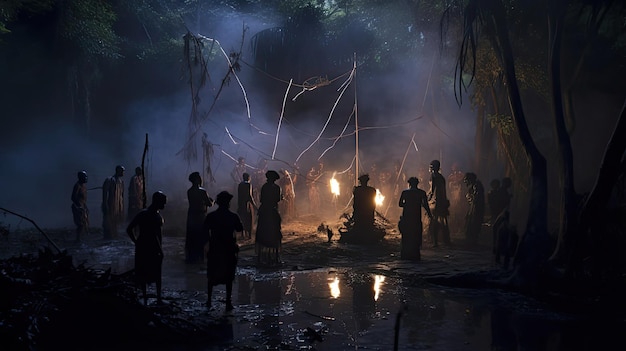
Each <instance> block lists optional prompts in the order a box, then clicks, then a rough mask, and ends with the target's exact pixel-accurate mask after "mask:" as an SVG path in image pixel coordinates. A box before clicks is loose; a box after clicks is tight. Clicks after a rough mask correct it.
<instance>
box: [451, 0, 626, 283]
mask: <svg viewBox="0 0 626 351" xmlns="http://www.w3.org/2000/svg"><path fill="white" fill-rule="evenodd" d="M504 3H505V2H504V1H496V0H484V1H467V2H466V6H465V7H464V32H463V41H462V44H461V47H460V54H459V60H458V66H457V67H458V71H457V72H459V80H458V92H459V93H462V92H463V89H462V88H463V87H464V86H465V81H464V79H463V76H462V73H464V72H470V75H471V77H478V79H485V77H484V76H483V77H480V76H477V75H476V72H477V70H476V66H475V65H476V64H477V63H479V62H480V61H479V60H478V59H479V57H477V53H478V51H477V48H481V42H480V41H479V35H481V38H485V39H486V40H487V41H488V42H489V43H490V46H491V48H492V49H493V51H494V53H495V54H496V57H497V58H498V63H499V66H500V67H501V71H502V75H503V77H504V82H505V84H506V87H507V88H506V92H507V97H508V102H509V105H510V110H511V114H512V117H513V121H514V122H515V127H516V130H517V132H518V133H519V137H520V140H521V142H522V145H523V148H524V150H525V152H526V154H527V156H528V160H529V165H530V170H529V171H530V174H531V179H530V182H531V192H530V206H529V207H530V210H529V216H528V220H527V226H526V231H525V233H524V236H523V238H522V242H521V245H520V247H519V249H518V258H517V261H518V263H519V264H518V266H517V270H516V272H515V273H514V274H513V275H512V277H511V278H512V280H513V281H516V282H519V283H521V284H522V285H527V284H529V283H531V284H532V283H533V282H537V279H538V278H539V273H540V272H541V267H544V266H545V265H546V263H547V258H548V257H547V255H546V253H547V252H548V250H550V249H551V248H550V246H549V243H548V240H547V238H548V235H547V226H546V219H547V218H546V213H547V194H548V189H547V186H546V184H547V169H546V159H545V156H544V155H542V154H541V152H539V150H538V148H537V147H536V145H535V142H534V141H533V138H532V135H531V134H530V132H529V129H528V127H527V123H526V117H525V115H524V111H523V106H522V100H521V98H520V89H519V87H518V85H519V84H518V83H519V81H520V80H519V78H518V76H517V72H518V71H519V67H520V65H521V64H520V61H521V62H523V60H519V59H518V60H514V55H513V50H512V46H511V40H510V38H511V36H513V35H515V38H516V41H519V40H524V39H523V37H524V36H522V37H521V38H520V33H518V32H515V31H512V30H511V29H509V28H507V22H508V21H513V20H509V18H511V17H509V16H508V14H507V12H506V10H505V9H506V8H509V10H510V11H514V10H513V8H515V6H510V7H506V8H505V6H504ZM600 3H601V2H591V3H586V2H581V3H576V6H574V5H573V2H570V1H559V0H555V1H550V2H548V7H547V10H548V11H547V12H546V13H547V16H546V19H547V25H546V26H545V28H546V29H545V30H546V31H547V32H548V34H549V35H548V37H547V38H548V43H547V44H548V55H547V57H548V59H547V63H546V67H547V69H548V73H549V82H550V90H549V94H547V96H548V97H549V99H550V100H549V101H550V102H551V106H552V121H553V129H554V131H555V135H556V136H557V148H558V152H557V160H558V162H559V165H560V167H559V171H558V174H559V179H560V185H561V187H560V189H559V191H560V192H561V194H562V196H561V199H560V201H559V203H560V217H559V218H560V220H559V222H560V226H561V227H560V230H559V238H561V239H565V240H563V242H565V243H566V244H567V245H565V249H566V250H565V253H564V255H565V257H567V258H568V261H567V263H568V266H567V267H566V268H567V270H570V269H571V268H574V267H576V268H577V269H580V267H581V264H582V259H583V257H584V254H583V253H582V252H581V251H583V250H582V248H583V247H584V246H585V245H584V243H585V242H586V238H587V232H588V231H589V229H595V230H596V231H597V229H598V227H597V226H593V225H591V220H590V218H594V216H596V215H598V214H599V212H598V211H600V210H599V208H600V209H601V208H605V207H606V204H607V201H608V194H610V192H611V189H612V188H613V185H614V184H615V181H616V179H617V177H618V176H619V174H620V170H621V168H620V167H619V166H620V162H621V157H622V156H623V154H624V151H626V149H624V146H623V144H622V143H620V142H619V141H616V140H615V138H616V137H615V136H616V135H619V134H617V133H618V131H619V130H620V128H623V125H622V123H623V122H622V116H623V112H622V114H621V116H620V119H619V120H618V122H617V126H616V133H614V134H613V137H612V139H611V141H610V142H609V147H608V148H607V153H606V154H605V158H604V160H603V167H602V169H601V175H600V176H599V178H601V179H602V183H597V185H596V187H594V189H593V191H592V193H591V195H590V197H589V200H587V202H586V203H585V206H584V208H583V210H582V215H580V213H579V212H577V211H578V208H579V207H578V206H577V205H578V203H579V199H580V197H579V196H578V195H577V194H576V191H575V189H574V167H573V151H572V145H571V140H570V135H569V130H571V129H572V125H573V123H572V122H571V121H573V118H572V115H571V114H572V113H573V110H568V109H567V108H566V107H565V106H564V101H565V100H566V99H564V97H563V87H562V82H563V78H562V74H563V73H562V70H563V58H562V50H563V38H564V37H563V35H564V31H565V30H567V31H568V34H569V33H576V32H575V31H574V29H581V28H589V27H587V26H581V25H580V23H578V22H577V21H576V19H578V18H580V14H581V13H582V14H589V17H588V18H589V21H588V22H587V23H588V24H590V27H591V28H592V31H595V30H598V29H599V28H601V26H600V24H599V23H598V21H601V20H602V18H603V17H604V14H606V12H607V11H608V9H607V6H610V5H611V3H612V2H610V1H609V2H604V3H602V4H600ZM516 4H517V3H516ZM517 5H522V4H521V3H520V4H517ZM528 5H532V4H528ZM588 6H591V9H590V10H589V11H588V12H586V11H587V10H586V9H588V8H589V7H588ZM573 8H574V9H578V11H577V13H576V14H575V15H572V14H571V13H570V11H571V10H572V9H573ZM530 9H532V6H530V7H528V8H524V7H522V10H517V12H516V15H517V17H515V18H516V20H517V21H520V18H523V16H520V13H521V14H523V13H524V11H526V12H532V11H531V10H530ZM519 11H522V12H519ZM617 13H619V11H618V12H617ZM568 14H569V15H568ZM618 16H619V15H618ZM568 20H569V22H568ZM540 23H541V22H537V23H534V26H535V27H536V28H542V27H543V26H542V25H541V24H540ZM524 28H529V25H528V24H527V25H526V26H525V27H524ZM587 32H589V29H587ZM518 57H519V55H518ZM575 67H576V69H577V70H580V62H579V64H577V65H575ZM478 71H480V70H478ZM498 71H500V70H496V72H498ZM577 72H578V71H577ZM487 76H488V74H487ZM483 83H484V82H483ZM483 85H484V84H483ZM486 85H487V86H489V84H486ZM569 85H570V86H569V87H568V89H571V82H570V83H569ZM479 86H480V85H479ZM481 89H482V88H481ZM479 91H480V90H479ZM476 96H478V97H481V96H484V94H477V95H476V93H475V97H476ZM496 106H497V105H496ZM568 113H569V115H568ZM568 120H569V121H570V122H568ZM579 215H580V221H578V220H577V218H578V216H579ZM592 231H593V230H592ZM597 235H599V233H598V232H596V233H595V234H593V237H595V238H594V242H597V240H598V238H597ZM560 247H562V246H561V245H559V246H557V249H556V250H555V252H554V253H553V257H557V256H558V255H557V252H558V250H559V248H560ZM598 247H601V245H594V248H598ZM600 255H601V254H600V251H598V250H597V249H596V250H595V252H593V254H592V255H591V256H592V257H595V260H594V262H598V261H600V257H601V256H600Z"/></svg>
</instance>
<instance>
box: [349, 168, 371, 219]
mask: <svg viewBox="0 0 626 351" xmlns="http://www.w3.org/2000/svg"><path fill="white" fill-rule="evenodd" d="M369 180H370V176H369V175H368V174H364V175H362V176H360V177H359V183H360V185H359V186H355V187H354V190H353V191H352V195H353V196H354V200H353V201H354V202H353V203H352V209H353V211H352V218H353V219H354V226H355V227H357V228H362V229H366V230H369V229H371V228H373V227H374V212H375V211H376V189H374V188H373V187H371V186H369V185H367V182H369Z"/></svg>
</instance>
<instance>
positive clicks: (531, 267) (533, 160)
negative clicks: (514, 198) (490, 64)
mask: <svg viewBox="0 0 626 351" xmlns="http://www.w3.org/2000/svg"><path fill="white" fill-rule="evenodd" d="M489 6H490V8H491V10H492V12H491V16H490V18H489V20H490V21H492V24H493V29H494V31H495V37H494V39H495V41H494V43H493V44H494V46H495V47H496V48H498V50H496V52H497V53H498V55H499V59H500V62H501V64H502V67H503V69H504V74H505V77H506V82H507V84H508V85H507V87H508V93H509V94H508V98H509V104H510V106H511V113H512V115H513V120H514V121H515V124H516V127H517V131H518V133H519V137H520V140H521V142H522V144H523V146H524V149H525V150H526V153H527V155H528V160H529V162H530V177H531V190H530V208H529V215H528V221H527V224H526V230H525V232H524V235H523V236H522V239H521V242H520V244H519V247H518V251H517V255H516V259H515V261H516V269H515V272H514V273H513V275H512V276H511V279H510V281H511V282H512V283H514V284H516V285H520V286H523V287H529V288H531V289H532V288H533V287H535V286H536V283H537V282H538V278H539V276H540V270H541V269H542V266H543V265H544V264H545V262H546V261H547V258H548V256H549V252H550V248H549V245H548V233H547V213H548V211H547V207H548V186H547V184H548V181H547V180H548V179H547V178H548V177H547V169H546V159H545V157H544V156H543V155H542V154H541V152H540V151H539V149H538V148H537V145H536V144H535V142H534V140H533V138H532V135H531V134H530V130H529V129H528V124H527V122H526V117H525V115H524V109H523V107H522V100H521V96H520V91H519V87H518V85H517V78H516V75H515V60H514V57H513V51H512V48H511V43H510V41H509V32H508V28H507V24H506V12H505V9H504V6H503V4H502V2H501V1H498V0H490V3H489Z"/></svg>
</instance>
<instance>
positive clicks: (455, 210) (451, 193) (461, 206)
mask: <svg viewBox="0 0 626 351" xmlns="http://www.w3.org/2000/svg"><path fill="white" fill-rule="evenodd" d="M463 177H465V174H464V173H463V172H461V170H459V166H458V164H457V163H453V164H452V172H451V173H450V175H449V176H448V179H447V180H448V188H447V190H448V199H449V200H450V217H449V221H448V222H449V224H450V230H451V231H452V232H453V233H460V232H461V231H462V228H463V224H464V223H463V219H464V218H465V213H466V212H467V208H466V207H467V201H466V200H465V196H464V195H465V192H464V191H463V188H464V186H463Z"/></svg>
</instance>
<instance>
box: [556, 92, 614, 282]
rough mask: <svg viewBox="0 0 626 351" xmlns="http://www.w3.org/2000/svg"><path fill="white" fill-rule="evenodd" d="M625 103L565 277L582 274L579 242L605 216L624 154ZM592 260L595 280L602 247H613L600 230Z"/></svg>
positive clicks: (594, 234) (582, 253) (594, 238)
mask: <svg viewBox="0 0 626 351" xmlns="http://www.w3.org/2000/svg"><path fill="white" fill-rule="evenodd" d="M624 135H626V101H625V102H624V105H623V106H622V111H621V113H620V116H619V119H618V120H617V124H616V125H615V130H614V131H613V135H612V136H611V139H610V140H609V143H608V145H607V148H606V151H605V153H604V159H603V160H602V164H601V165H600V171H599V173H598V178H597V180H596V183H595V185H594V187H593V189H592V190H591V193H590V194H589V197H588V198H587V200H586V202H585V204H584V207H583V209H582V212H581V215H580V224H579V226H578V238H579V240H577V241H576V245H575V246H574V248H573V252H572V254H571V255H570V257H569V262H568V265H567V273H568V275H576V274H578V273H580V271H581V270H582V260H583V258H584V256H585V251H587V250H588V249H587V248H586V247H585V245H583V239H584V238H586V237H587V235H588V233H589V232H590V230H591V229H592V223H596V222H599V221H601V220H602V219H603V216H602V214H603V213H606V205H607V203H608V202H609V199H610V197H611V192H612V191H613V187H614V185H615V183H616V181H617V179H618V177H619V176H620V173H621V162H622V157H623V156H624V152H626V138H625V137H624ZM591 234H592V236H591V239H592V243H593V245H592V252H591V255H592V258H594V260H593V261H594V265H595V267H594V269H593V273H594V275H595V278H598V274H599V272H600V270H601V267H599V266H598V262H599V261H601V257H602V255H603V252H602V249H603V247H604V246H605V245H614V244H615V243H604V242H603V239H604V237H603V235H604V233H603V232H602V231H601V230H598V231H592V233H591Z"/></svg>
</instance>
